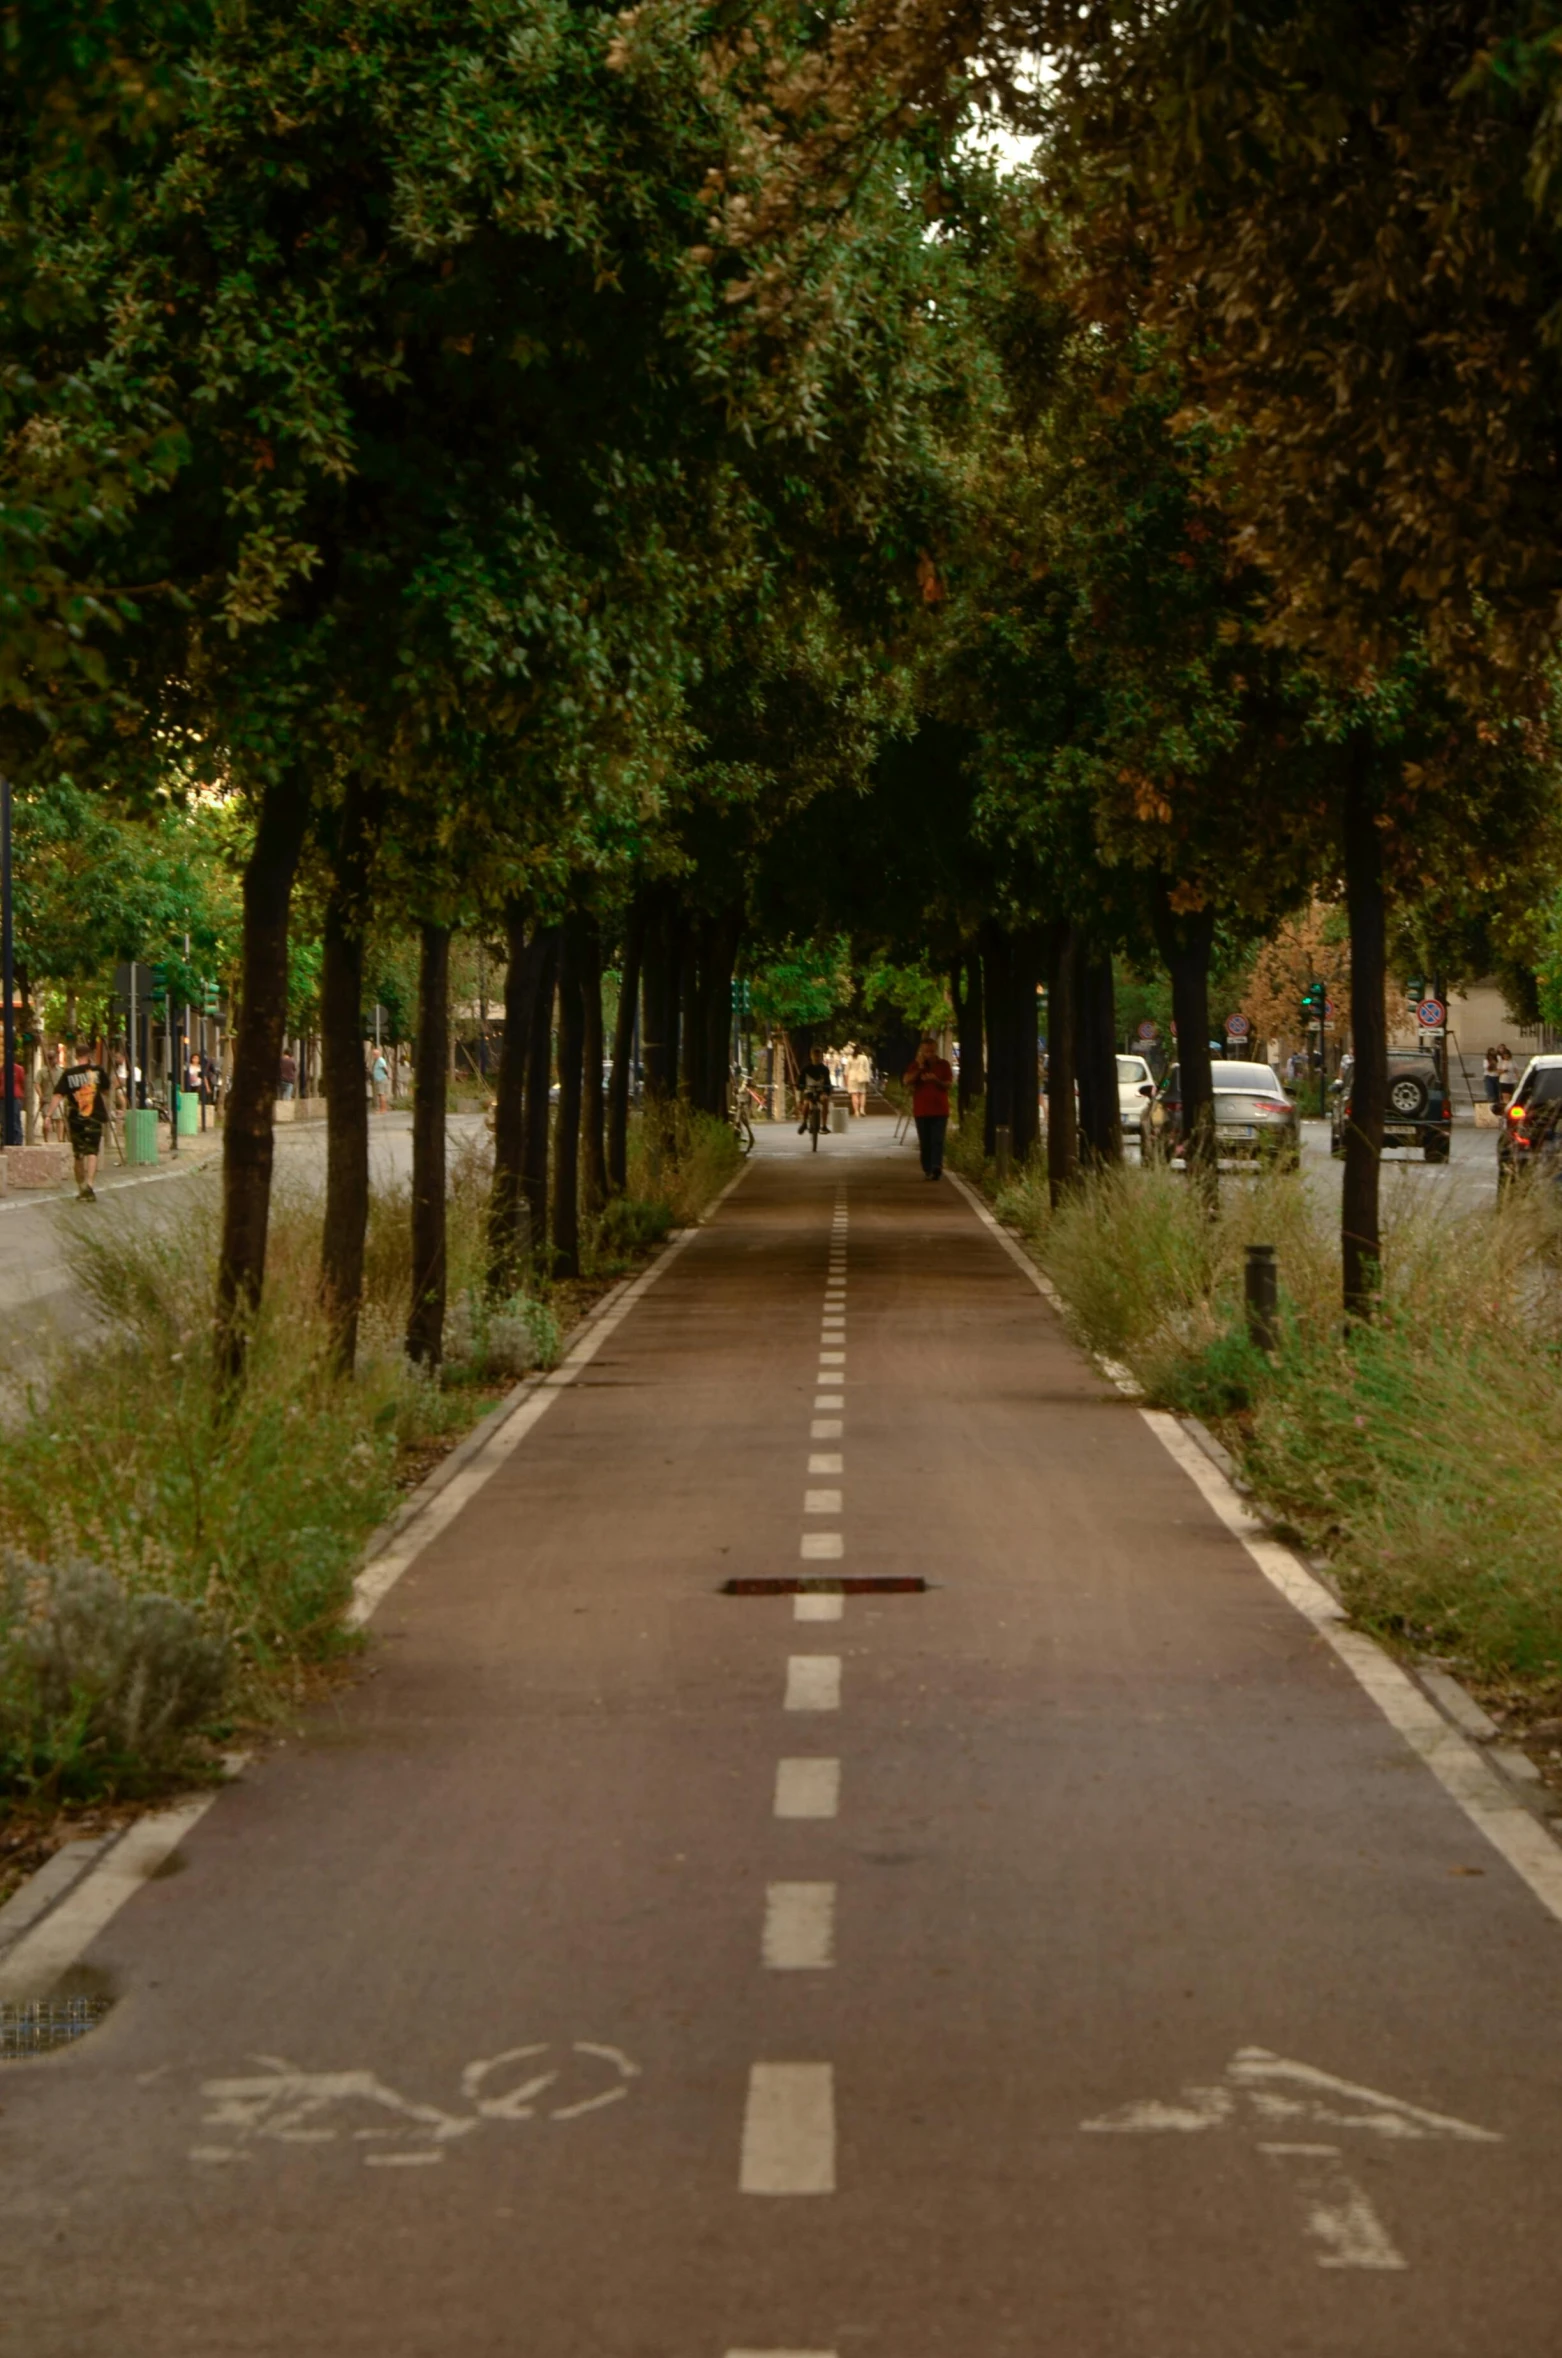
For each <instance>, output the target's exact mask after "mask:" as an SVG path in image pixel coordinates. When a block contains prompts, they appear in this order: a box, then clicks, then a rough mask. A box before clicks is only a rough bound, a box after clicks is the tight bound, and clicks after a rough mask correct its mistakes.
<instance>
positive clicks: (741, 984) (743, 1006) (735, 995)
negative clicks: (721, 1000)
mask: <svg viewBox="0 0 1562 2358" xmlns="http://www.w3.org/2000/svg"><path fill="white" fill-rule="evenodd" d="M732 1012H733V1014H734V1015H747V1014H748V1013H749V1012H750V999H749V982H748V976H747V975H746V974H735V975H734V976H733V978H732Z"/></svg>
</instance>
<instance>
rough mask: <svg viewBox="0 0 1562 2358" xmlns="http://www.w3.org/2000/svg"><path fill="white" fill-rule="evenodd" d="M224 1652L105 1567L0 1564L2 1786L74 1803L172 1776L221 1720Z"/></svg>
mask: <svg viewBox="0 0 1562 2358" xmlns="http://www.w3.org/2000/svg"><path fill="white" fill-rule="evenodd" d="M228 1660H229V1655H228V1647H227V1645H226V1643H225V1641H224V1639H223V1638H222V1637H221V1636H220V1635H217V1634H214V1633H213V1632H212V1631H211V1630H210V1629H208V1628H207V1627H206V1626H205V1623H204V1620H203V1617H202V1615H201V1614H200V1613H199V1612H197V1611H196V1609H195V1608H194V1607H193V1606H192V1605H189V1604H187V1603H185V1602H184V1601H183V1600H181V1599H180V1598H177V1597H171V1596H160V1595H156V1594H142V1595H139V1596H137V1595H132V1594H131V1593H130V1592H129V1591H127V1590H126V1589H125V1587H124V1586H123V1585H122V1583H121V1582H119V1581H117V1580H116V1579H115V1578H114V1577H113V1575H112V1573H110V1572H107V1571H105V1570H104V1569H103V1567H102V1566H101V1565H100V1564H88V1563H66V1564H59V1565H52V1566H51V1565H43V1564H38V1563H35V1562H34V1561H32V1560H31V1559H30V1558H29V1557H26V1556H22V1555H18V1554H17V1553H16V1552H15V1551H14V1550H7V1551H6V1552H5V1554H4V1556H3V1557H0V1784H10V1785H17V1786H21V1787H22V1788H23V1789H25V1790H32V1791H35V1792H36V1791H40V1790H41V1791H44V1792H47V1793H49V1794H51V1795H56V1796H69V1795H73V1794H75V1793H77V1792H81V1791H85V1790H91V1789H96V1790H102V1789H104V1788H105V1787H107V1788H109V1789H111V1790H112V1789H116V1788H123V1787H126V1786H130V1787H134V1786H135V1785H136V1784H137V1783H139V1782H141V1781H144V1780H145V1779H146V1778H147V1777H149V1776H151V1777H155V1776H157V1775H159V1774H161V1773H163V1772H166V1771H167V1770H169V1769H171V1768H174V1767H176V1766H177V1765H178V1763H179V1761H180V1759H181V1756H182V1755H183V1754H184V1753H185V1751H186V1748H187V1745H188V1741H189V1738H190V1736H191V1734H192V1732H193V1731H194V1730H196V1729H197V1728H199V1727H201V1726H202V1725H203V1724H204V1723H205V1722H206V1721H208V1720H209V1719H210V1718H211V1717H212V1716H213V1714H214V1713H215V1712H216V1711H217V1710H218V1709H219V1708H220V1706H221V1703H222V1700H223V1694H224V1691H225V1688H226V1686H227V1679H228Z"/></svg>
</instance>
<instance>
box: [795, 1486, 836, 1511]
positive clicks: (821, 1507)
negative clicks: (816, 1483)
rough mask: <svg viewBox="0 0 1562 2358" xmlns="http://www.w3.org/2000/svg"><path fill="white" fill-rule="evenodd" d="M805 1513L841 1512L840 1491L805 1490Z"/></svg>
mask: <svg viewBox="0 0 1562 2358" xmlns="http://www.w3.org/2000/svg"><path fill="white" fill-rule="evenodd" d="M803 1512H804V1514H805V1515H838V1514H839V1513H840V1512H841V1493H840V1492H839V1491H838V1490H805V1491H804V1492H803Z"/></svg>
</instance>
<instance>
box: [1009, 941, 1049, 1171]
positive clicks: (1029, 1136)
mask: <svg viewBox="0 0 1562 2358" xmlns="http://www.w3.org/2000/svg"><path fill="white" fill-rule="evenodd" d="M1045 949H1046V942H1045V938H1044V936H1043V935H1042V933H1041V931H1040V929H1039V928H1038V927H1036V926H1034V925H1025V926H1021V927H1020V928H1019V929H1018V930H1017V932H1016V933H1015V935H1014V948H1013V964H1012V967H1011V971H1010V978H1009V1005H1010V1015H1009V1026H1010V1029H1009V1052H1010V1055H1011V1056H1012V1058H1013V1061H1014V1078H1013V1080H1012V1081H1011V1083H1010V1093H1011V1110H1010V1116H1009V1119H1010V1123H1011V1126H1012V1129H1013V1136H1014V1159H1015V1162H1016V1163H1024V1162H1025V1161H1027V1160H1028V1158H1029V1156H1030V1153H1031V1150H1032V1149H1033V1148H1034V1146H1035V1144H1036V1142H1037V1139H1038V1138H1039V1137H1040V1135H1041V1111H1040V1103H1039V1089H1038V1082H1039V1074H1038V1071H1037V1064H1038V1058H1037V1050H1036V986H1037V984H1038V983H1039V982H1040V980H1041V969H1042V959H1043V956H1044V954H1045Z"/></svg>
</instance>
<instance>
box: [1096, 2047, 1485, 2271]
mask: <svg viewBox="0 0 1562 2358" xmlns="http://www.w3.org/2000/svg"><path fill="white" fill-rule="evenodd" d="M1244 2119H1245V2120H1246V2122H1247V2123H1248V2125H1249V2126H1251V2127H1253V2128H1256V2129H1260V2130H1266V2131H1272V2130H1273V2129H1275V2128H1277V2127H1278V2126H1279V2125H1280V2124H1281V2123H1282V2122H1284V2123H1295V2124H1296V2125H1297V2126H1298V2127H1301V2126H1303V2125H1304V2124H1309V2123H1313V2122H1321V2123H1322V2124H1323V2125H1325V2126H1326V2127H1328V2128H1331V2129H1350V2130H1354V2131H1357V2132H1358V2133H1361V2134H1365V2135H1367V2136H1370V2137H1378V2138H1388V2139H1394V2140H1399V2141H1406V2140H1424V2139H1428V2138H1434V2137H1441V2138H1447V2139H1450V2140H1453V2141H1455V2142H1457V2143H1461V2144H1469V2145H1500V2144H1501V2142H1502V2139H1501V2137H1500V2136H1499V2135H1498V2133H1497V2131H1496V2130H1495V2129H1481V2128H1477V2127H1476V2126H1475V2124H1474V2122H1473V2121H1461V2120H1456V2119H1455V2118H1454V2116H1453V2115H1452V2114H1451V2113H1446V2112H1429V2111H1428V2110H1427V2109H1426V2107H1425V2106H1424V2105H1420V2104H1410V2103H1408V2102H1407V2101H1406V2100H1405V2099H1404V2098H1403V2097H1402V2096H1385V2095H1384V2094H1383V2092H1382V2090H1381V2089H1379V2088H1364V2087H1362V2086H1361V2085H1360V2084H1359V2083H1358V2082H1357V2081H1355V2080H1342V2079H1339V2078H1337V2077H1336V2076H1335V2074H1334V2073H1333V2072H1328V2071H1319V2070H1318V2069H1317V2067H1316V2066H1315V2065H1314V2064H1311V2063H1294V2062H1292V2061H1291V2060H1290V2059H1289V2057H1287V2056H1284V2055H1275V2054H1272V2053H1271V2052H1270V2050H1269V2049H1268V2048H1267V2047H1239V2048H1238V2049H1237V2051H1236V2053H1235V2054H1234V2055H1233V2056H1232V2058H1231V2061H1230V2062H1229V2063H1228V2064H1227V2066H1226V2070H1225V2077H1224V2080H1223V2082H1221V2083H1220V2084H1218V2085H1216V2086H1214V2087H1203V2086H1199V2085H1196V2084H1195V2085H1191V2086H1188V2087H1185V2088H1183V2089H1182V2090H1181V2091H1180V2094H1179V2096H1178V2099H1177V2101H1176V2102H1175V2103H1167V2102H1166V2101H1164V2099H1162V2098H1160V2097H1155V2096H1151V2097H1142V2098H1140V2099H1139V2100H1138V2101H1137V2102H1135V2103H1132V2104H1121V2105H1119V2106H1118V2107H1117V2109H1116V2110H1115V2111H1113V2112H1103V2113H1099V2114H1098V2115H1097V2116H1096V2118H1095V2119H1094V2120H1088V2121H1081V2122H1080V2127H1081V2128H1082V2129H1088V2130H1093V2131H1095V2132H1097V2133H1099V2134H1105V2135H1110V2136H1130V2137H1134V2136H1138V2137H1145V2136H1158V2135H1162V2134H1165V2133H1167V2132H1170V2133H1171V2134H1172V2135H1177V2134H1179V2133H1180V2134H1181V2135H1184V2136H1187V2135H1192V2134H1196V2133H1197V2132H1199V2131H1200V2130H1203V2129H1229V2128H1240V2127H1242V2126H1243V2123H1244ZM1258 2150H1259V2152H1260V2153H1262V2154H1267V2155H1268V2156H1270V2157H1271V2158H1273V2159H1279V2160H1283V2161H1286V2162H1288V2163H1289V2164H1290V2165H1291V2167H1292V2169H1293V2171H1294V2172H1295V2173H1296V2175H1297V2176H1298V2178H1299V2180H1300V2186H1301V2193H1302V2199H1303V2203H1304V2205H1305V2218H1306V2226H1307V2232H1308V2234H1309V2235H1310V2236H1311V2237H1312V2238H1313V2240H1314V2242H1315V2243H1317V2244H1319V2245H1321V2246H1322V2249H1321V2251H1320V2252H1319V2255H1318V2265H1319V2267H1320V2268H1379V2269H1384V2268H1405V2267H1408V2265H1409V2262H1408V2261H1406V2260H1405V2259H1404V2258H1403V2257H1402V2256H1401V2254H1400V2253H1399V2252H1398V2251H1397V2250H1396V2249H1395V2247H1394V2242H1393V2239H1392V2237H1391V2236H1390V2235H1389V2233H1388V2230H1387V2228H1386V2227H1385V2226H1384V2225H1383V2222H1382V2220H1381V2219H1380V2218H1379V2217H1378V2215H1377V2212H1376V2211H1375V2210H1374V2209H1373V2207H1372V2204H1371V2202H1370V2201H1369V2200H1368V2198H1367V2195H1366V2194H1365V2193H1364V2191H1363V2190H1362V2188H1361V2187H1360V2186H1358V2185H1357V2183H1356V2181H1355V2179H1354V2178H1352V2177H1351V2175H1350V2173H1349V2171H1348V2170H1347V2169H1346V2167H1345V2162H1344V2158H1343V2155H1342V2153H1341V2150H1340V2148H1339V2146H1338V2145H1333V2144H1327V2145H1326V2144H1315V2143H1313V2142H1311V2141H1310V2140H1305V2141H1304V2140H1302V2139H1299V2138H1276V2137H1274V2136H1272V2135H1266V2136H1262V2137H1260V2138H1259V2140H1258Z"/></svg>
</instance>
